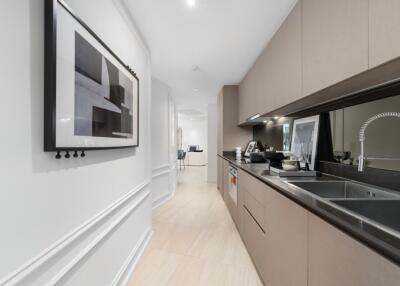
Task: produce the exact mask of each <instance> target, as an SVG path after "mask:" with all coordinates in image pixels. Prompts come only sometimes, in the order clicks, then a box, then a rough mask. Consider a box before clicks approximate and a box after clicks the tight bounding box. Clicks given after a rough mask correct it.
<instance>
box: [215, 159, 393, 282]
mask: <svg viewBox="0 0 400 286" xmlns="http://www.w3.org/2000/svg"><path fill="white" fill-rule="evenodd" d="M222 165H223V166H222V171H223V180H222V181H223V188H222V189H223V197H224V200H225V203H226V205H227V208H228V209H229V212H230V213H231V216H232V218H233V220H234V222H235V224H236V226H237V228H238V230H239V233H240V235H241V237H242V239H243V241H244V243H245V245H246V248H247V250H248V252H249V254H250V256H251V258H252V261H253V263H254V265H255V267H256V268H257V271H258V273H259V274H260V277H261V279H262V280H263V281H264V284H265V285H266V286H378V285H379V286H380V285H385V286H395V285H400V282H399V281H400V268H399V267H398V266H397V265H395V264H394V263H392V262H390V261H389V260H387V259H386V258H384V257H383V256H381V255H379V254H377V253H376V252H374V251H373V250H371V249H369V248H368V247H366V246H365V245H363V244H361V243H360V242H358V241H357V240H355V239H353V238H352V237H351V236H349V235H347V234H345V233H344V232H342V231H340V230H339V229H337V228H335V227H334V226H332V225H330V224H329V223H327V222H326V221H324V220H322V219H320V218H319V217H317V216H315V215H313V214H312V213H310V212H308V211H307V210H306V209H305V208H303V207H302V206H300V205H298V204H296V203H295V202H293V201H292V200H290V199H289V198H287V197H285V196H284V195H282V194H280V193H279V192H278V191H276V190H274V189H273V188H271V187H269V186H268V185H267V184H265V183H263V182H261V181H260V180H258V179H257V178H255V177H253V176H251V175H250V174H248V173H246V172H244V171H243V170H241V169H239V170H238V202H237V205H236V204H235V203H234V202H233V200H232V198H231V197H230V195H229V193H228V186H229V181H228V179H229V163H228V161H226V160H223V159H222Z"/></svg>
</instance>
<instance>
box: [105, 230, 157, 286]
mask: <svg viewBox="0 0 400 286" xmlns="http://www.w3.org/2000/svg"><path fill="white" fill-rule="evenodd" d="M152 236H153V231H152V230H151V228H148V229H147V230H146V231H145V233H144V234H143V235H142V237H141V239H140V240H139V241H138V243H137V244H136V245H135V247H134V248H133V250H132V251H131V253H129V255H128V257H127V259H126V260H125V262H124V264H123V265H122V267H121V269H120V270H119V271H118V273H117V275H116V276H115V279H114V280H113V282H112V283H111V286H126V285H128V282H129V278H130V277H131V276H132V273H133V271H134V270H135V268H136V265H137V264H138V262H139V260H140V258H141V257H142V256H143V253H144V251H145V249H146V247H147V245H148V244H149V242H150V239H151V237H152Z"/></svg>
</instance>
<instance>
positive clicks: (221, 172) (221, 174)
mask: <svg viewBox="0 0 400 286" xmlns="http://www.w3.org/2000/svg"><path fill="white" fill-rule="evenodd" d="M217 159H218V178H217V186H218V190H219V192H220V193H221V195H222V196H223V195H224V161H225V160H224V159H222V158H221V157H218V158H217Z"/></svg>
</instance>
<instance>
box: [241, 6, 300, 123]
mask: <svg viewBox="0 0 400 286" xmlns="http://www.w3.org/2000/svg"><path fill="white" fill-rule="evenodd" d="M300 97H301V2H299V3H298V4H297V5H296V6H295V7H294V8H293V10H292V11H291V12H290V14H289V16H288V17H287V18H286V20H285V21H284V23H283V24H282V26H281V27H280V28H279V30H278V31H277V32H276V33H275V35H274V37H273V38H272V40H271V41H270V43H269V44H268V46H267V47H266V48H265V49H264V51H263V52H262V53H261V55H260V56H259V57H258V59H257V61H256V63H255V64H254V66H253V67H252V68H251V69H250V71H249V72H248V74H247V75H246V77H245V79H244V80H243V82H242V83H241V85H240V86H239V122H240V123H242V122H245V120H246V119H247V118H249V117H251V116H253V115H255V114H257V113H260V114H264V113H267V112H270V111H273V110H274V109H277V108H279V107H281V106H283V105H285V104H287V103H289V102H291V101H294V100H297V99H299V98H300Z"/></svg>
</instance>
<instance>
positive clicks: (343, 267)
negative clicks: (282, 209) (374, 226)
mask: <svg viewBox="0 0 400 286" xmlns="http://www.w3.org/2000/svg"><path fill="white" fill-rule="evenodd" d="M399 281H400V268H399V267H398V266H396V265H395V264H393V263H391V262H389V261H388V260H386V259H385V258H383V257H382V256H380V255H379V254H377V253H376V252H374V251H372V250H371V249H369V248H368V247H366V246H364V245H363V244H361V243H360V242H358V241H356V240H355V239H353V238H351V237H350V236H348V235H347V234H345V233H343V232H342V231H340V230H338V229H336V228H335V227H333V226H332V225H330V224H328V223H327V222H325V221H323V220H321V219H320V218H318V217H316V216H315V215H312V214H309V284H308V285H309V286H321V285H324V286H338V285H340V286H377V285H385V286H395V285H399Z"/></svg>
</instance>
